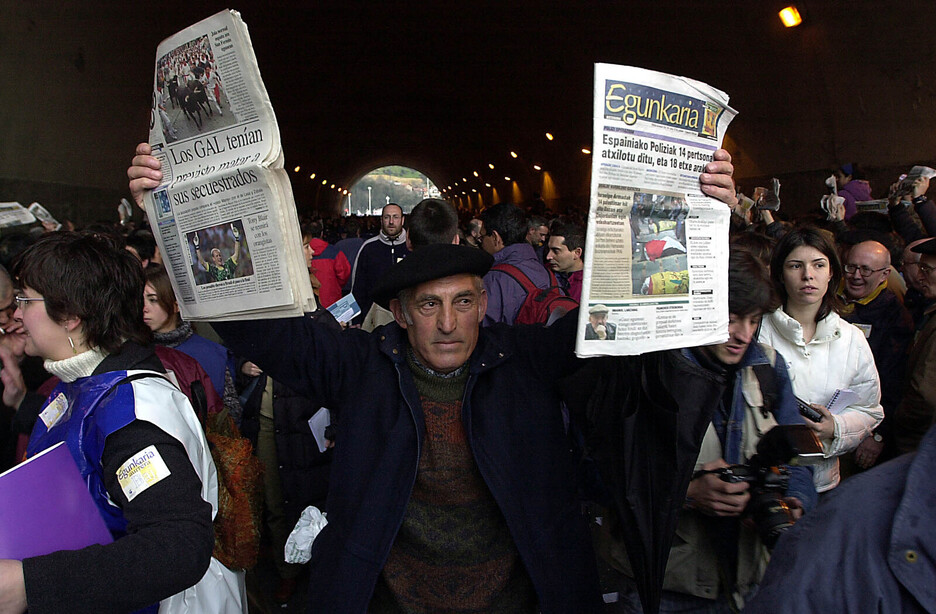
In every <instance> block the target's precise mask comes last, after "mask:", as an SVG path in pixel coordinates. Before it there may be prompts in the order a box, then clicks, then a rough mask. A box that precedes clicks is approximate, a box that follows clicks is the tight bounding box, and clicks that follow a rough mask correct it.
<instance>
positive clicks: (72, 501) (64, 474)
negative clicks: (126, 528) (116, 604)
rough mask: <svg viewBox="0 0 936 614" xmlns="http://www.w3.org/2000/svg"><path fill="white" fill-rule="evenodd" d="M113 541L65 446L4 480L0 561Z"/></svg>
mask: <svg viewBox="0 0 936 614" xmlns="http://www.w3.org/2000/svg"><path fill="white" fill-rule="evenodd" d="M112 541H114V540H113V538H112V537H111V534H110V531H108V530H107V525H105V524H104V519H103V518H101V514H100V512H98V508H97V506H96V505H95V504H94V500H93V499H91V493H89V492H88V487H87V485H85V483H84V480H83V479H82V477H81V474H80V473H79V472H78V466H77V465H76V464H75V460H74V459H73V458H72V456H71V453H70V452H69V451H68V447H66V446H65V444H64V443H59V444H56V445H54V446H52V447H51V448H49V449H47V450H44V451H42V452H40V453H39V454H37V455H36V456H33V457H32V458H30V459H29V460H27V461H26V462H23V463H20V464H19V465H17V466H16V467H13V468H12V469H10V470H9V471H6V472H5V473H3V474H0V559H18V560H22V559H25V558H28V557H31V556H38V555H40V554H49V553H50V552H55V551H57V550H78V549H79V548H84V547H85V546H90V545H91V544H109V543H111V542H112Z"/></svg>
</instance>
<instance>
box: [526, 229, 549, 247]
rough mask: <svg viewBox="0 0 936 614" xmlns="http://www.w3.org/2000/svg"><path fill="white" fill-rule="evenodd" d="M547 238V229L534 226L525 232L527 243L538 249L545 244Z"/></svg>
mask: <svg viewBox="0 0 936 614" xmlns="http://www.w3.org/2000/svg"><path fill="white" fill-rule="evenodd" d="M547 236H549V227H547V226H534V227H532V228H530V229H529V230H528V231H527V243H529V244H530V245H532V246H533V247H539V246H541V245H542V244H543V243H545V242H546V237H547Z"/></svg>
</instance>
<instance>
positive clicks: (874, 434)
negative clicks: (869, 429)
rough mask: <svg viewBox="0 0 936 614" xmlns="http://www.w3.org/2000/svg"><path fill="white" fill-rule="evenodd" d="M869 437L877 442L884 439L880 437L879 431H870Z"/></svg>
mask: <svg viewBox="0 0 936 614" xmlns="http://www.w3.org/2000/svg"><path fill="white" fill-rule="evenodd" d="M871 438H872V439H873V440H874V441H876V442H878V443H881V442H882V441H884V438H883V437H881V434H880V433H871Z"/></svg>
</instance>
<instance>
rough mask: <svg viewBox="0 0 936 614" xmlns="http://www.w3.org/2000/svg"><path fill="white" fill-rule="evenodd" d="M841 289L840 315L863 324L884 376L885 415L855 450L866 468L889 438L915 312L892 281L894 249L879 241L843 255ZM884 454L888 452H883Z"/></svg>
mask: <svg viewBox="0 0 936 614" xmlns="http://www.w3.org/2000/svg"><path fill="white" fill-rule="evenodd" d="M843 264H844V267H843V268H844V279H843V280H842V283H841V285H840V286H839V295H840V296H841V298H842V299H843V302H844V303H845V308H844V310H843V313H842V319H844V320H845V321H847V322H851V323H852V324H854V325H855V326H857V327H858V328H860V329H861V330H862V332H864V334H865V338H866V339H867V340H868V345H870V346H871V353H872V354H873V355H874V364H875V365H876V366H877V370H878V374H879V375H880V378H881V406H882V407H884V421H883V422H881V424H879V425H878V427H877V428H876V429H874V432H873V433H871V434H870V435H868V436H867V437H866V438H865V439H864V441H862V442H861V443H860V444H859V445H858V448H857V449H856V450H855V461H856V462H857V463H858V466H859V467H860V468H862V469H867V468H868V467H871V466H872V465H874V464H875V463H876V462H877V460H878V458H879V457H880V455H881V453H882V452H883V451H884V448H885V441H886V440H888V441H887V443H888V446H892V445H893V444H892V442H889V436H888V428H889V426H890V420H889V419H888V416H889V415H891V414H892V413H893V412H894V411H895V410H896V409H897V406H898V405H900V399H901V397H902V396H903V387H904V373H905V370H906V366H907V353H908V351H909V349H910V343H911V341H912V340H913V318H912V317H911V316H910V313H909V312H908V311H907V310H906V309H905V308H904V306H903V305H902V304H901V302H900V299H899V298H897V295H896V294H894V293H893V292H892V291H891V289H890V288H889V287H888V275H889V274H890V270H891V268H890V252H888V250H887V248H886V247H885V246H884V245H883V244H881V243H879V242H877V241H862V242H861V243H857V244H856V245H854V246H852V247H851V249H849V250H848V254H847V255H846V256H845V258H844V263H843ZM885 458H886V457H885Z"/></svg>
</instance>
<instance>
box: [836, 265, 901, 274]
mask: <svg viewBox="0 0 936 614" xmlns="http://www.w3.org/2000/svg"><path fill="white" fill-rule="evenodd" d="M842 268H843V269H845V272H846V273H848V274H849V275H854V274H855V271H858V273H859V274H860V275H861V276H862V277H871V276H872V275H874V274H875V273H880V272H881V271H886V270H887V269H889V268H890V267H886V266H885V267H881V268H880V269H872V268H871V267H869V266H865V265H861V266H858V265H857V264H846V265H845V266H843V267H842Z"/></svg>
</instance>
